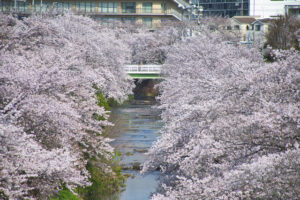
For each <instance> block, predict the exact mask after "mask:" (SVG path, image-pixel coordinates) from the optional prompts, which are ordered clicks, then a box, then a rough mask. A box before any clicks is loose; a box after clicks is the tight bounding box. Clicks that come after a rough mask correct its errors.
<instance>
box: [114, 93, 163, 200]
mask: <svg viewBox="0 0 300 200" xmlns="http://www.w3.org/2000/svg"><path fill="white" fill-rule="evenodd" d="M155 103H156V102H155V101H154V100H153V99H144V100H142V99H139V100H134V101H133V102H131V103H129V104H127V105H124V106H121V107H118V108H115V109H113V110H112V111H111V115H110V121H111V122H113V123H114V124H115V126H114V127H112V128H110V129H109V130H108V135H109V137H111V138H114V139H115V140H114V141H113V142H112V143H111V145H112V146H113V147H114V148H115V149H116V150H118V151H119V152H121V154H122V156H121V159H120V164H121V165H122V166H123V173H126V174H130V175H131V177H129V178H128V179H127V181H126V183H125V184H126V187H125V188H124V191H123V192H121V193H120V194H119V195H118V197H117V198H116V199H118V200H147V199H149V197H150V195H151V193H153V192H155V190H156V187H157V185H158V182H157V180H156V178H157V176H158V173H159V172H149V173H147V174H145V175H141V174H140V173H139V168H140V165H141V164H142V163H143V162H144V161H145V160H146V159H147V156H146V155H145V152H147V150H148V149H149V148H150V146H151V144H152V143H153V142H154V141H155V140H156V139H157V137H158V136H159V130H160V128H161V127H162V125H163V123H162V121H161V119H160V113H159V111H158V110H157V109H155V108H153V105H155Z"/></svg>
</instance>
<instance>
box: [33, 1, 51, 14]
mask: <svg viewBox="0 0 300 200" xmlns="http://www.w3.org/2000/svg"><path fill="white" fill-rule="evenodd" d="M34 10H35V12H47V11H49V10H50V4H49V3H47V2H45V3H44V2H43V4H40V2H36V3H35V4H34Z"/></svg>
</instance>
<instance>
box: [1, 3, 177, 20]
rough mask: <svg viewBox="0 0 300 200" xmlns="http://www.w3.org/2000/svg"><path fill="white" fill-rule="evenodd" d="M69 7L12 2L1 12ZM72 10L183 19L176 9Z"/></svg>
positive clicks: (85, 8)
mask: <svg viewBox="0 0 300 200" xmlns="http://www.w3.org/2000/svg"><path fill="white" fill-rule="evenodd" d="M68 10H69V9H68V8H64V7H57V6H55V5H49V4H48V5H47V4H43V5H42V6H40V5H35V7H31V6H24V7H23V6H17V7H16V8H15V7H14V6H13V5H12V4H11V5H8V6H5V7H1V5H0V12H1V11H2V12H4V13H20V14H22V13H23V14H32V13H39V12H49V11H52V12H66V11H68ZM71 11H72V12H74V13H76V14H84V15H172V16H174V17H176V18H178V19H179V20H181V19H182V14H181V13H180V12H178V11H177V10H175V9H149V8H135V9H120V8H118V9H117V8H114V9H101V8H99V7H92V6H89V7H79V8H77V7H76V8H75V9H74V8H73V9H71Z"/></svg>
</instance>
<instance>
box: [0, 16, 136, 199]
mask: <svg viewBox="0 0 300 200" xmlns="http://www.w3.org/2000/svg"><path fill="white" fill-rule="evenodd" d="M127 49H129V48H128V47H127V44H126V43H124V42H123V41H122V40H120V39H119V38H118V37H117V31H114V30H109V29H107V28H105V27H102V26H100V25H99V24H97V23H96V22H95V21H93V20H92V19H89V18H86V17H82V16H74V15H69V14H66V15H64V16H51V15H47V14H45V15H38V16H31V17H29V18H25V19H24V20H22V21H21V20H17V19H15V18H13V17H11V16H7V15H2V14H0V146H1V147H0V160H1V162H0V193H4V194H5V195H6V196H8V197H9V198H11V199H18V198H21V197H22V198H29V199H35V198H38V199H46V198H47V197H48V196H49V195H51V194H53V192H55V191H56V190H58V186H60V185H61V184H66V186H67V187H69V188H70V189H72V188H74V187H76V186H79V185H81V186H85V185H88V184H89V180H88V178H89V174H88V172H87V170H86V168H85V166H86V162H87V159H86V155H89V157H95V156H97V155H98V154H101V155H103V156H105V157H107V158H109V157H110V155H111V153H112V152H113V148H112V147H111V146H110V145H109V144H108V142H109V141H110V140H109V139H108V138H104V137H103V136H102V135H101V133H102V130H103V127H105V126H109V125H111V123H109V122H108V121H107V120H106V119H107V117H108V114H109V113H108V112H107V111H105V109H104V108H101V107H99V106H97V101H96V98H95V93H96V92H101V93H102V94H103V95H104V96H106V97H108V98H113V99H115V100H117V101H118V102H122V101H124V100H125V99H126V98H127V95H128V94H130V93H131V90H132V87H133V83H132V81H131V80H130V79H129V78H128V76H127V75H126V74H125V73H124V71H123V65H124V63H127V62H128V61H127V60H128V58H129V55H130V51H128V50H127ZM95 114H97V115H99V116H103V118H104V120H100V121H99V120H96V119H95V117H94V116H95ZM104 170H105V171H107V172H111V169H110V168H109V166H106V167H105V168H104Z"/></svg>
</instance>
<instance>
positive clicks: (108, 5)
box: [98, 2, 118, 13]
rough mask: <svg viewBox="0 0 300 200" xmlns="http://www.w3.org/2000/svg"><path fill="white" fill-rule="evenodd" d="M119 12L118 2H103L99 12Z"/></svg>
mask: <svg viewBox="0 0 300 200" xmlns="http://www.w3.org/2000/svg"><path fill="white" fill-rule="evenodd" d="M117 11H118V3H117V2H101V3H99V8H98V12H101V13H116V12H117Z"/></svg>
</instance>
